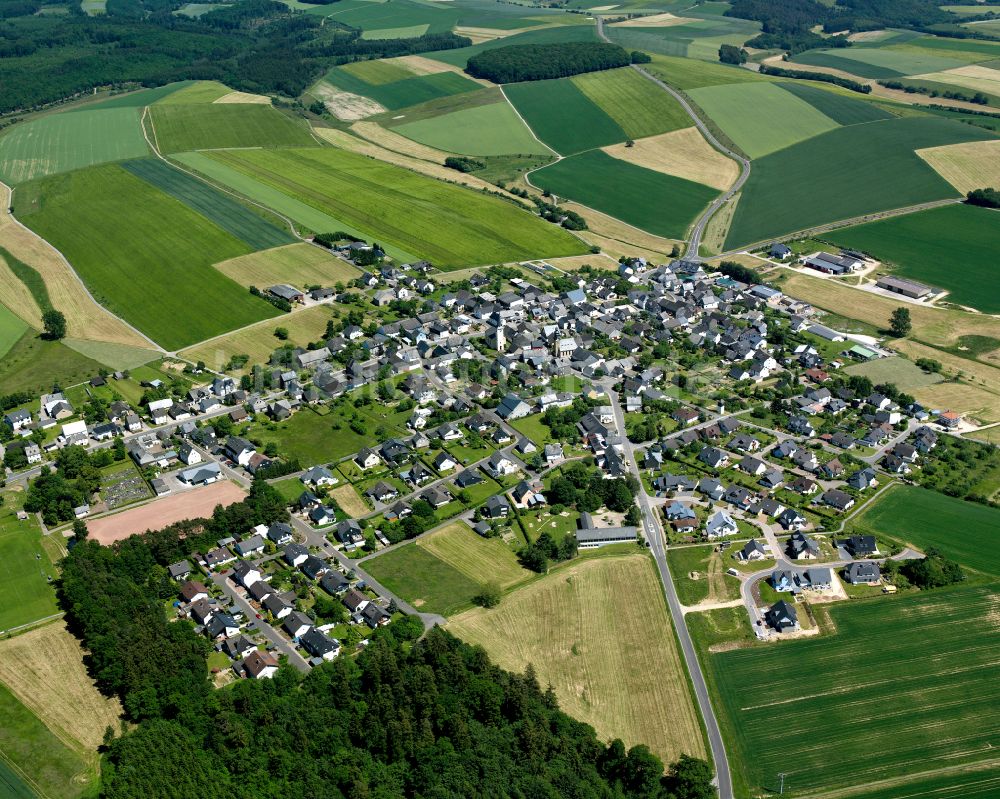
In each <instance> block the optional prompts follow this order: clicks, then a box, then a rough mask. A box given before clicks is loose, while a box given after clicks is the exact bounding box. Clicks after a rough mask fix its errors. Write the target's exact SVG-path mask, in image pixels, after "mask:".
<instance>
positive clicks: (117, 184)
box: [15, 165, 278, 349]
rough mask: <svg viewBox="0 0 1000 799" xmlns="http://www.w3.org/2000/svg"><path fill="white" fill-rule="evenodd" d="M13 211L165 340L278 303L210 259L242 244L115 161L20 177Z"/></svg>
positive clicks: (263, 314) (173, 342) (128, 315)
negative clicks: (251, 291) (37, 176)
mask: <svg viewBox="0 0 1000 799" xmlns="http://www.w3.org/2000/svg"><path fill="white" fill-rule="evenodd" d="M15 212H16V213H17V215H18V218H19V219H20V220H21V221H22V222H24V223H25V224H26V225H28V226H29V227H31V229H32V230H34V231H35V232H36V233H38V234H39V235H40V236H42V237H43V238H45V239H47V240H48V241H50V242H51V243H52V244H53V245H54V246H55V247H57V248H58V249H59V250H60V251H61V252H62V253H63V254H64V255H65V256H66V257H67V258H68V259H69V261H70V263H72V264H73V266H74V268H75V269H76V270H77V272H78V273H79V274H80V276H81V277H82V278H83V280H84V281H85V282H86V283H87V285H88V287H89V288H90V290H91V292H92V293H93V294H94V295H95V297H96V298H97V299H98V300H100V301H101V302H103V303H104V304H105V305H106V306H107V307H108V308H109V309H110V310H111V311H113V312H115V313H117V314H119V315H120V316H121V317H122V318H123V319H125V320H127V321H129V322H131V323H132V324H134V325H135V326H136V327H138V328H139V329H140V330H142V331H143V332H145V333H146V334H147V335H149V336H151V337H152V338H153V339H154V340H156V341H158V342H159V343H160V344H162V345H163V346H165V347H167V348H169V349H175V348H178V347H182V346H184V345H186V344H191V343H193V342H195V341H201V340H203V339H206V338H209V337H211V336H215V335H218V334H220V333H224V332H225V331H227V330H232V329H233V328H237V327H242V326H244V325H247V324H251V323H253V322H256V321H258V320H261V319H264V318H267V317H271V316H275V315H277V313H278V311H277V310H276V309H275V308H273V307H272V306H271V305H269V304H268V303H266V302H264V301H263V300H260V299H257V298H255V297H253V296H251V295H250V294H249V293H248V292H246V291H245V290H244V289H243V288H241V287H240V286H238V285H237V284H236V283H234V282H232V281H231V280H229V279H228V278H226V277H225V276H223V275H222V274H221V273H219V272H218V271H216V270H215V269H212V268H211V265H212V264H214V263H218V262H219V261H224V260H226V259H227V258H233V257H236V256H237V255H243V254H245V253H247V252H248V251H249V249H250V248H249V247H247V246H246V245H245V244H244V243H243V242H241V241H239V240H238V239H236V238H234V237H233V236H231V235H229V234H228V233H226V232H224V231H223V230H222V229H221V228H219V227H217V226H216V225H214V224H213V223H211V222H209V221H208V220H207V219H205V218H204V217H202V216H200V215H199V214H196V213H195V212H194V211H192V210H191V209H190V208H188V207H187V206H185V205H184V204H183V203H181V202H179V201H178V200H175V199H174V198H172V197H169V196H168V195H166V194H163V193H161V192H160V191H158V190H157V189H155V188H154V187H153V186H151V185H150V184H148V183H146V182H145V181H143V180H140V179H139V178H137V177H135V176H133V175H131V174H130V173H129V172H127V171H125V170H124V169H122V168H121V167H119V166H114V165H108V166H99V167H91V168H90V169H86V170H80V171H77V172H72V173H70V174H68V175H55V176H51V177H48V178H43V179H42V180H41V181H39V182H34V183H30V184H26V185H25V186H24V187H23V188H22V189H21V190H19V191H18V193H17V195H16V196H15Z"/></svg>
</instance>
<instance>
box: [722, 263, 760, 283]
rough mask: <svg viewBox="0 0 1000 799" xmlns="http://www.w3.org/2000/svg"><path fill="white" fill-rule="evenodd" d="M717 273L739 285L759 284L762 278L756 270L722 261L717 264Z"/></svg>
mask: <svg viewBox="0 0 1000 799" xmlns="http://www.w3.org/2000/svg"><path fill="white" fill-rule="evenodd" d="M719 271H720V272H722V274H724V275H725V276H726V277H731V278H732V279H733V280H738V281H740V283H760V282H762V280H763V278H762V277H761V275H760V272H758V271H757V270H756V269H751V268H750V267H749V266H744V265H743V264H740V263H737V262H736V261H723V262H722V263H721V264H719Z"/></svg>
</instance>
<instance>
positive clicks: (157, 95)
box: [73, 80, 196, 113]
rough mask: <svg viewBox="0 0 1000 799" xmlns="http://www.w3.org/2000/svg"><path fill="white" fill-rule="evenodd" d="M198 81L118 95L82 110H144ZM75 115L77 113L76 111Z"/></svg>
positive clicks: (187, 81) (186, 81)
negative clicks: (147, 106) (145, 107)
mask: <svg viewBox="0 0 1000 799" xmlns="http://www.w3.org/2000/svg"><path fill="white" fill-rule="evenodd" d="M195 82H196V81H192V80H182V81H179V82H177V83H168V84H167V85H166V86H157V87H156V88H155V89H139V91H131V92H127V93H124V94H116V95H112V96H111V97H108V98H107V99H105V100H100V101H99V102H96V103H94V104H93V105H85V106H82V107H81V108H82V110H91V109H101V110H104V109H107V108H142V107H143V106H146V105H152V104H153V103H156V102H159V101H160V100H162V99H163V98H165V97H169V96H170V95H171V94H173V93H174V92H177V91H180V90H181V89H183V88H184V87H186V86H190V85H192V84H193V83H195ZM73 113H76V112H75V111H74V112H73Z"/></svg>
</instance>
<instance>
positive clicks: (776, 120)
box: [689, 83, 837, 158]
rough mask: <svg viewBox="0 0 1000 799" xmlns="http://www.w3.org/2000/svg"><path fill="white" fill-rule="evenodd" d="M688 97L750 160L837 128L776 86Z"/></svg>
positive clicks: (714, 89) (718, 89)
mask: <svg viewBox="0 0 1000 799" xmlns="http://www.w3.org/2000/svg"><path fill="white" fill-rule="evenodd" d="M689 94H690V95H691V97H692V98H693V99H694V101H695V102H696V103H697V104H698V105H699V106H701V108H702V110H703V111H704V112H705V113H706V114H708V116H709V117H710V118H711V119H712V121H713V122H715V124H717V125H718V126H719V127H720V128H722V131H723V132H724V133H725V134H726V135H727V136H728V137H729V138H730V139H732V140H733V141H734V142H735V143H736V144H737V146H739V148H740V149H741V150H743V152H745V153H746V154H747V155H749V156H750V157H751V158H761V157H763V156H765V155H767V154H769V153H773V152H775V151H776V150H782V149H784V148H785V147H789V146H791V145H793V144H796V143H797V142H800V141H804V140H805V139H809V138H812V137H813V136H817V135H819V134H820V133H826V132H827V131H830V130H833V129H834V128H836V127H837V123H836V122H835V121H834V120H832V119H830V117H828V116H826V114H823V113H821V112H820V111H819V110H818V109H816V108H815V107H813V106H812V105H810V104H809V103H807V102H806V101H805V100H802V99H800V98H798V97H796V96H795V95H794V94H792V93H791V92H787V91H785V90H784V89H782V88H781V86H779V85H778V84H776V83H755V84H753V85H749V86H748V85H746V84H733V85H731V86H707V87H705V88H702V89H693V90H691V92H689Z"/></svg>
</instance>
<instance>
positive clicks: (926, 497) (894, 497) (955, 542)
mask: <svg viewBox="0 0 1000 799" xmlns="http://www.w3.org/2000/svg"><path fill="white" fill-rule="evenodd" d="M852 525H853V526H855V527H861V528H865V529H868V530H871V531H873V532H874V533H876V534H877V535H887V536H890V537H892V538H895V539H897V540H899V541H901V542H903V543H906V544H912V545H913V546H915V547H917V548H918V549H920V550H927V549H928V548H930V547H936V548H937V549H939V550H941V551H942V552H943V553H944V554H945V555H947V556H948V557H951V558H954V559H955V560H956V561H958V562H959V563H961V564H962V565H964V566H968V567H970V568H973V569H976V570H978V571H983V572H986V573H987V574H990V575H992V576H994V577H1000V547H998V546H997V544H998V543H1000V510H997V509H996V508H991V507H988V506H985V505H977V504H975V503H972V502H965V501H964V500H961V499H955V498H954V497H948V496H945V495H944V494H939V493H938V492H937V491H930V490H928V489H926V488H918V487H917V486H897V487H895V488H893V489H891V490H890V491H888V492H887V493H886V494H883V495H882V496H881V497H880V498H879V500H878V501H877V502H876V503H874V504H873V505H870V506H869V507H868V508H866V509H865V510H864V512H863V513H861V515H860V516H857V517H855V518H854V519H852Z"/></svg>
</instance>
